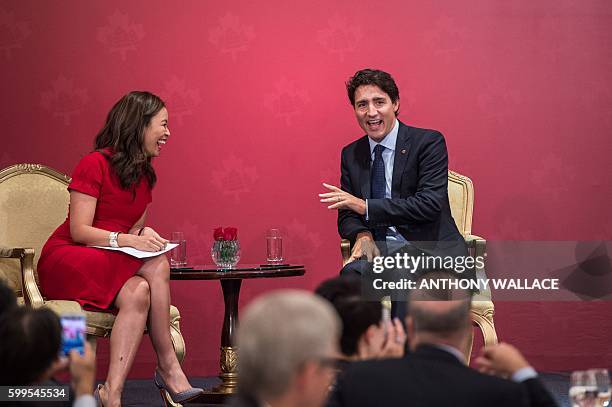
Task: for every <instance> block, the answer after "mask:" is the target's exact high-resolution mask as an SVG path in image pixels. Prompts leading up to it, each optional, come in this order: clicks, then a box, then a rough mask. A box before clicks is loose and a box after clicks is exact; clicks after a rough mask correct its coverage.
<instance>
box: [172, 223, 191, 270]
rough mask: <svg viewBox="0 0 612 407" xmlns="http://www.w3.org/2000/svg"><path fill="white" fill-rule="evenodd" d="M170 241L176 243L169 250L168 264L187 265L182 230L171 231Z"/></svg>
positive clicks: (173, 265) (185, 246)
mask: <svg viewBox="0 0 612 407" xmlns="http://www.w3.org/2000/svg"><path fill="white" fill-rule="evenodd" d="M170 243H176V244H178V246H176V247H175V248H174V249H172V250H171V251H170V266H171V267H181V266H186V265H187V241H186V240H185V235H184V234H183V232H172V237H171V239H170Z"/></svg>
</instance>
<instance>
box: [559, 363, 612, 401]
mask: <svg viewBox="0 0 612 407" xmlns="http://www.w3.org/2000/svg"><path fill="white" fill-rule="evenodd" d="M570 386H571V387H570V391H569V396H570V399H571V400H572V407H607V406H609V405H610V376H609V375H608V371H607V370H605V369H590V370H586V371H577V372H572V376H571V379H570Z"/></svg>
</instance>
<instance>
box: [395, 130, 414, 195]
mask: <svg viewBox="0 0 612 407" xmlns="http://www.w3.org/2000/svg"><path fill="white" fill-rule="evenodd" d="M410 141H411V137H410V128H409V127H408V126H406V125H405V124H404V123H402V122H400V123H399V130H398V132H397V141H396V142H395V158H394V160H393V178H392V179H391V197H392V198H399V197H400V187H401V185H402V174H403V173H404V168H406V162H408V152H409V151H410Z"/></svg>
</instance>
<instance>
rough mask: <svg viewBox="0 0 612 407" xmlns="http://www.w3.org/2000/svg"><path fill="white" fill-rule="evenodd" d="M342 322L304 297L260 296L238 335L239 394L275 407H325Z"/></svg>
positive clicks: (322, 305)
mask: <svg viewBox="0 0 612 407" xmlns="http://www.w3.org/2000/svg"><path fill="white" fill-rule="evenodd" d="M339 334H340V321H339V319H338V317H337V315H336V313H335V312H334V310H333V308H332V306H331V305H330V304H329V303H328V302H327V301H325V300H324V299H322V298H320V297H318V296H316V295H314V294H312V293H308V292H305V291H297V290H283V291H277V292H274V293H271V294H268V295H265V296H262V297H260V298H258V299H257V300H255V301H254V302H253V303H251V304H250V305H249V306H248V307H247V308H246V310H245V312H244V313H243V317H242V319H241V321H240V327H239V329H238V335H237V338H238V340H237V346H238V349H239V351H240V364H239V367H238V383H239V393H240V394H242V395H246V396H248V397H251V398H254V399H256V400H257V401H258V402H259V403H260V404H262V405H266V404H267V405H271V406H303V407H311V406H312V407H315V406H322V405H323V403H324V401H325V399H326V396H327V391H328V388H329V385H330V384H331V382H332V381H333V379H334V369H333V366H332V365H330V363H329V362H330V361H331V360H333V358H334V357H335V356H336V355H337V352H338V349H337V343H338V338H339Z"/></svg>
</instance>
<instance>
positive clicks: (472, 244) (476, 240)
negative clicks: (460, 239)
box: [465, 235, 487, 258]
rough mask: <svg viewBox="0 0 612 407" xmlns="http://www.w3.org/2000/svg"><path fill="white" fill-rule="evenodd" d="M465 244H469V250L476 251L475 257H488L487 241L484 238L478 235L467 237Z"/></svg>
mask: <svg viewBox="0 0 612 407" xmlns="http://www.w3.org/2000/svg"><path fill="white" fill-rule="evenodd" d="M465 244H467V247H468V249H472V250H474V257H476V256H482V257H485V258H486V257H487V241H486V240H485V239H483V238H482V237H480V236H476V235H467V236H466V237H465Z"/></svg>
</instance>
